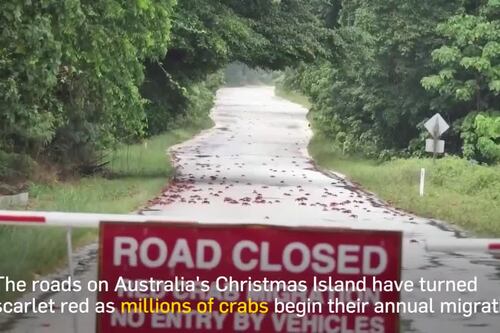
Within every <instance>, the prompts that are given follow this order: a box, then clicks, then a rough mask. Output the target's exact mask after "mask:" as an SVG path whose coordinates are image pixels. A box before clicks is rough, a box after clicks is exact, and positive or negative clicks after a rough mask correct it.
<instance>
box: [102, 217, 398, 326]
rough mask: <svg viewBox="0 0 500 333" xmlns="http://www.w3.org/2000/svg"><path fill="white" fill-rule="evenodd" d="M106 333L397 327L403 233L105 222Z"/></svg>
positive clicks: (103, 317)
mask: <svg viewBox="0 0 500 333" xmlns="http://www.w3.org/2000/svg"><path fill="white" fill-rule="evenodd" d="M100 247H101V255H100V262H99V279H100V280H105V281H108V282H109V283H110V285H112V286H115V287H116V288H110V289H109V290H105V291H102V292H100V293H99V295H98V299H99V301H101V302H113V303H114V304H115V305H116V308H117V311H115V312H113V313H112V314H107V313H104V314H99V315H98V318H97V320H98V326H97V327H98V333H115V332H116V333H136V332H137V333H140V332H159V331H161V330H167V331H169V332H179V333H180V332H183V333H191V332H200V333H201V332H203V333H215V332H246V333H253V332H268V333H272V332H300V333H313V332H314V333H398V332H399V327H400V325H399V315H398V314H397V313H387V314H385V313H384V314H381V313H380V312H377V311H376V305H377V304H379V303H381V304H384V303H385V302H398V301H399V300H400V292H399V290H397V289H381V290H375V289H374V286H375V281H382V282H383V281H396V282H398V281H400V271H401V233H399V232H386V231H362V230H338V229H330V228H321V229H307V228H282V227H270V226H269V227H268V226H251V225H241V226H228V225H210V226H206V225H200V224H169V223H117V222H109V223H103V224H102V225H101V231H100Z"/></svg>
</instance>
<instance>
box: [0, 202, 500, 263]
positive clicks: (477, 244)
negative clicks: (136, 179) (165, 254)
mask: <svg viewBox="0 0 500 333" xmlns="http://www.w3.org/2000/svg"><path fill="white" fill-rule="evenodd" d="M166 220H169V217H168V216H165V215H139V214H89V213H62V212H33V211H10V210H0V225H2V224H4V225H30V226H33V225H35V226H57V227H66V228H67V227H72V228H99V224H100V222H105V221H119V222H165V221H166ZM172 220H174V221H176V222H193V221H192V220H190V219H180V218H175V219H172ZM197 222H200V221H197ZM201 222H205V223H207V222H210V221H201ZM211 222H216V223H220V222H222V221H211ZM254 222H255V221H254ZM233 223H234V221H233ZM242 223H251V221H247V222H242ZM405 238H406V239H407V240H408V241H409V242H410V243H418V244H423V246H424V247H425V249H426V250H427V251H429V252H479V253H492V254H499V255H500V239H475V238H463V239H442V238H431V239H425V240H415V239H412V235H410V234H406V237H405Z"/></svg>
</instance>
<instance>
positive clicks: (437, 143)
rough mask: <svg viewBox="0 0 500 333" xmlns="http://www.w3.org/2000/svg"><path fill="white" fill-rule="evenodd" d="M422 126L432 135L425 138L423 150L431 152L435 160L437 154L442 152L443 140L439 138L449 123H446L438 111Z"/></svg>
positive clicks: (448, 126)
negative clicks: (429, 137) (430, 137)
mask: <svg viewBox="0 0 500 333" xmlns="http://www.w3.org/2000/svg"><path fill="white" fill-rule="evenodd" d="M424 126H425V128H426V129H427V131H428V132H429V133H430V134H431V136H432V139H427V140H425V151H427V152H429V153H432V157H433V159H434V161H435V160H436V157H437V154H443V153H444V140H440V139H439V138H440V137H441V135H443V133H444V132H446V131H447V130H448V129H449V128H450V125H448V123H447V122H446V121H445V120H444V119H443V117H441V115H440V114H439V113H436V114H435V115H434V116H432V117H431V119H429V120H427V121H426V122H425V124H424Z"/></svg>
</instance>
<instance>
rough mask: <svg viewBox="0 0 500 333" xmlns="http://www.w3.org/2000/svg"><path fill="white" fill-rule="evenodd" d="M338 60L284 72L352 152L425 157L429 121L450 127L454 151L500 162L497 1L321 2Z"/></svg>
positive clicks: (324, 127) (321, 124) (325, 128)
mask: <svg viewBox="0 0 500 333" xmlns="http://www.w3.org/2000/svg"><path fill="white" fill-rule="evenodd" d="M321 3H322V7H321V11H320V13H321V14H322V15H321V16H319V17H321V18H324V24H325V26H327V27H328V28H329V29H330V31H331V32H332V33H333V34H334V38H333V44H332V47H331V48H330V49H331V54H330V56H329V57H326V59H323V60H320V61H317V62H315V63H314V64H309V65H307V64H306V65H302V66H300V67H298V68H294V69H290V70H288V71H287V72H286V77H285V80H284V84H285V86H286V87H288V88H291V89H296V90H299V91H301V92H302V93H304V94H306V95H307V96H308V97H309V98H310V100H311V102H312V110H313V120H314V121H315V124H316V126H317V127H318V128H319V129H320V131H321V132H322V133H323V134H325V135H326V136H327V137H329V138H330V139H331V140H332V142H334V143H335V145H336V146H337V147H339V148H340V149H341V150H342V151H343V152H344V153H351V154H352V153H362V154H364V155H367V156H370V157H389V156H394V155H400V156H408V155H421V154H422V153H423V142H424V140H423V139H424V138H425V137H426V136H427V135H428V134H427V133H426V131H425V129H424V128H423V126H422V124H423V122H424V121H425V120H426V119H428V117H430V116H431V115H432V114H434V113H436V112H440V113H441V114H442V115H443V117H444V118H445V119H446V120H447V121H448V122H449V123H451V124H452V129H451V130H450V131H449V132H448V133H447V134H446V135H445V139H446V140H447V151H448V152H451V153H458V154H463V155H464V156H465V157H467V158H470V159H476V160H478V161H481V162H496V161H500V156H499V155H498V151H499V149H500V141H499V140H500V136H499V135H498V117H499V114H498V112H499V111H500V97H499V95H500V90H499V88H500V87H499V84H500V81H499V79H500V39H499V38H500V26H499V22H500V21H499V19H500V4H499V3H498V1H496V0H495V1H494V0H491V1H487V0H486V1H463V0H454V1H432V2H426V1H420V2H415V1H403V2H401V1H392V0H389V1H387V0H373V1H360V0H343V1H341V0H331V1H323V2H321Z"/></svg>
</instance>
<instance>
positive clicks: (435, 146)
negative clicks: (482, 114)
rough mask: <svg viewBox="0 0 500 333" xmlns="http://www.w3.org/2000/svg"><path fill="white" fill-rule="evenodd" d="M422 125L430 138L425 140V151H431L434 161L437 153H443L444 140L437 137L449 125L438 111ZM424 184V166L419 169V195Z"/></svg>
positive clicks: (422, 194) (422, 193) (421, 194)
mask: <svg viewBox="0 0 500 333" xmlns="http://www.w3.org/2000/svg"><path fill="white" fill-rule="evenodd" d="M424 127H425V128H426V129H427V131H428V132H429V133H430V134H431V136H432V139H426V140H425V151H426V152H429V153H432V160H433V163H436V157H437V154H443V153H444V140H440V139H439V138H440V137H441V135H443V133H444V132H446V131H447V130H448V128H450V125H448V123H447V122H446V121H445V120H444V119H443V117H441V115H440V114H439V113H436V114H435V115H434V116H432V117H431V119H429V120H427V121H426V122H425V124H424ZM424 186H425V168H421V169H420V187H419V190H420V196H421V197H423V196H424Z"/></svg>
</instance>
